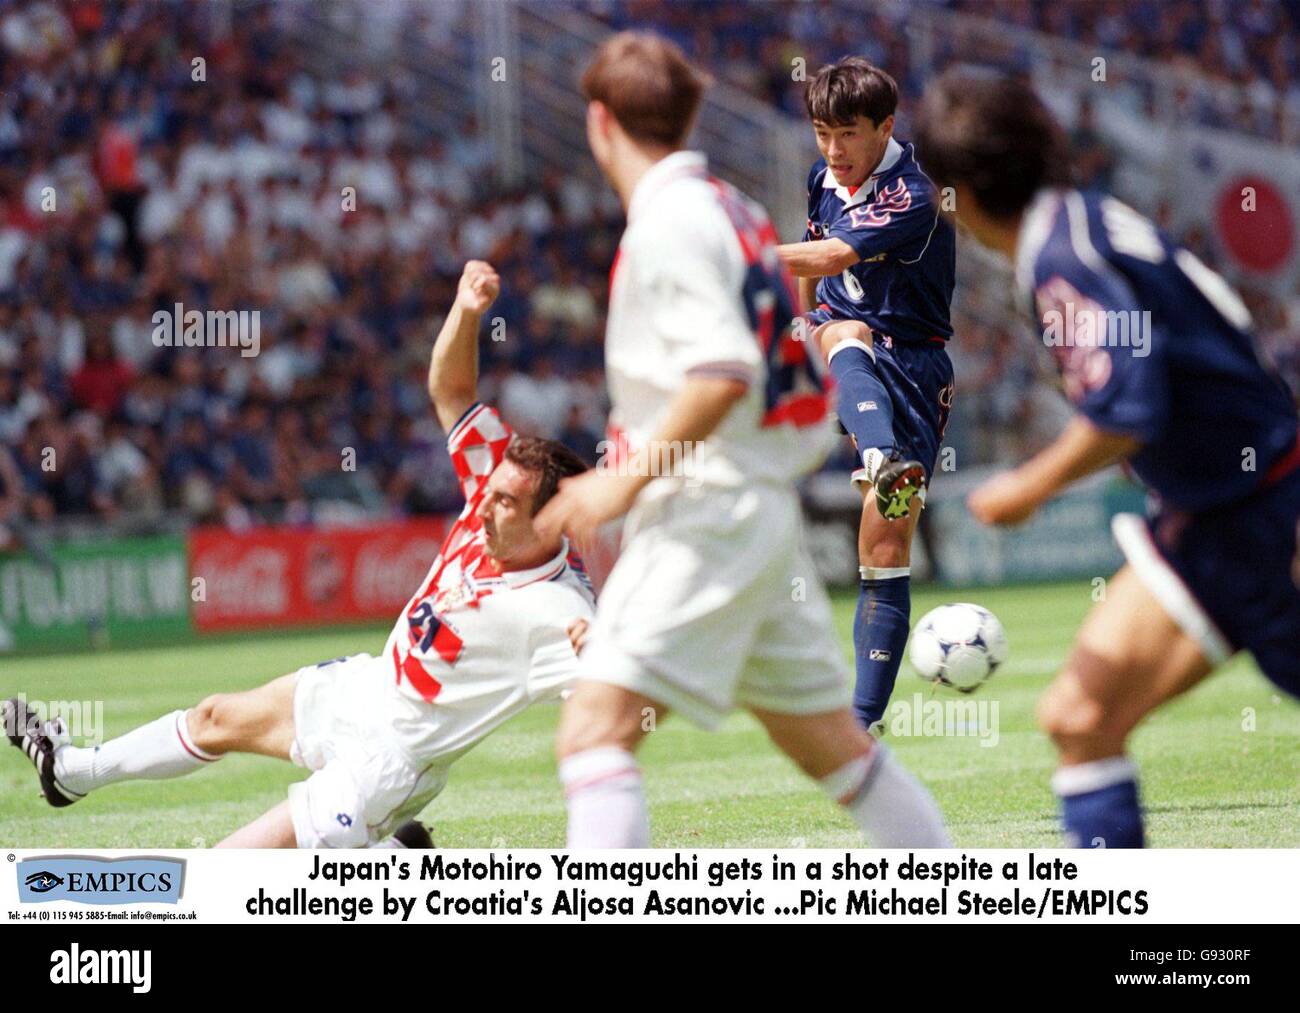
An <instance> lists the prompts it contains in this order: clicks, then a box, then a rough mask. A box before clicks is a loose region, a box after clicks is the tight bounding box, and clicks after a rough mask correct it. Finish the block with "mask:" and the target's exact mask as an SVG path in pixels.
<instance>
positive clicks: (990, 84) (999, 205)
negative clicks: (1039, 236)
mask: <svg viewBox="0 0 1300 1013" xmlns="http://www.w3.org/2000/svg"><path fill="white" fill-rule="evenodd" d="M914 138H915V141H916V153H917V157H918V159H919V161H920V163H921V165H923V166H924V167H925V171H926V173H927V174H928V175H929V177H930V178H931V179H932V180H933V181H934V183H935V185H936V186H938V187H946V186H951V187H955V188H956V189H957V191H958V197H957V199H958V202H960V201H961V199H962V195H963V194H965V195H969V196H970V197H972V198H974V200H975V201H976V203H977V204H979V206H980V207H981V208H982V209H983V210H984V211H985V212H986V213H987V214H989V215H992V216H993V217H994V218H1001V219H1011V218H1015V217H1017V216H1018V215H1019V214H1020V213H1021V212H1022V211H1024V209H1025V208H1026V207H1028V206H1029V202H1030V201H1032V200H1033V199H1034V194H1036V193H1037V192H1038V191H1039V190H1040V189H1042V188H1043V187H1048V186H1063V185H1065V184H1066V182H1067V181H1068V179H1069V170H1068V165H1067V161H1066V150H1067V149H1066V141H1065V135H1064V133H1062V131H1061V128H1060V126H1059V125H1057V122H1056V120H1055V119H1053V117H1052V114H1051V112H1049V111H1048V109H1047V107H1046V106H1045V105H1044V104H1043V101H1042V99H1040V98H1039V97H1038V96H1037V95H1036V94H1035V93H1034V90H1033V89H1032V88H1031V87H1030V86H1029V85H1028V84H1026V83H1024V82H1022V81H1018V80H1016V79H1014V78H1010V77H1004V76H1002V75H993V74H987V73H983V72H980V73H976V72H972V71H968V70H967V71H963V70H959V69H956V68H954V69H953V70H949V71H947V72H946V73H945V74H944V75H943V76H942V77H940V78H939V79H938V80H937V81H935V82H933V83H932V84H930V86H929V87H927V88H926V90H925V95H924V96H923V97H922V99H921V104H920V109H919V111H918V114H917V121H916V131H915V134H914Z"/></svg>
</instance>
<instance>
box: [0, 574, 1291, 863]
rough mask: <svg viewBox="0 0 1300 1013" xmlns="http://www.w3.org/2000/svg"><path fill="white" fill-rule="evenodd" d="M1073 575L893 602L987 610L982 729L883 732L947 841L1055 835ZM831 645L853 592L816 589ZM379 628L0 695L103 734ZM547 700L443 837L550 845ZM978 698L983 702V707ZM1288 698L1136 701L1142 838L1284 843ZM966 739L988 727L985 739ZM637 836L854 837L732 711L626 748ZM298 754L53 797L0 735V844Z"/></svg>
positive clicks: (159, 808) (178, 796)
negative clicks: (57, 712)
mask: <svg viewBox="0 0 1300 1013" xmlns="http://www.w3.org/2000/svg"><path fill="white" fill-rule="evenodd" d="M1091 591H1092V588H1091V584H1090V583H1088V582H1078V583H1070V584H1054V585H1046V586H1034V587H1019V588H1002V589H995V590H983V589H982V590H978V591H969V592H961V593H955V592H953V591H951V590H936V589H928V588H927V589H922V590H920V591H919V593H918V594H917V595H916V600H915V601H914V603H913V617H914V618H915V617H919V616H920V615H921V614H922V613H924V612H925V611H926V610H928V609H930V608H932V607H933V606H935V605H937V604H940V603H941V602H943V601H960V600H974V601H978V602H980V603H981V604H983V605H985V606H987V607H989V608H991V609H992V610H993V611H994V612H995V613H997V615H998V616H999V617H1000V618H1001V619H1002V621H1003V623H1004V624H1005V626H1006V628H1007V633H1008V636H1009V638H1010V643H1011V657H1010V660H1009V661H1008V663H1007V664H1006V665H1005V666H1003V668H1002V669H1001V670H999V671H998V673H997V674H996V675H995V676H994V678H993V680H992V681H991V682H989V683H988V684H987V685H986V686H984V687H983V688H982V689H981V690H980V691H979V692H978V693H977V694H975V696H974V697H973V698H960V699H973V700H974V701H976V702H979V703H986V704H988V705H992V704H994V703H996V705H997V709H998V713H997V717H998V724H997V732H998V734H997V741H996V744H995V745H983V744H981V739H980V738H979V737H978V736H977V735H975V734H973V732H974V729H970V728H967V727H964V726H958V727H957V728H954V729H953V731H966V732H967V734H964V735H954V734H945V735H940V736H935V735H929V736H927V735H916V736H906V735H896V734H891V735H889V736H888V739H887V741H889V743H890V745H891V746H892V747H893V748H894V749H895V750H896V751H897V753H898V755H899V756H901V757H902V759H903V760H904V762H905V763H906V764H907V765H908V766H909V767H910V768H911V769H912V770H913V771H915V772H916V773H917V774H918V775H920V777H921V778H922V779H923V780H924V781H925V782H926V784H927V785H929V787H930V788H931V790H933V792H934V794H935V796H936V797H937V798H938V801H939V804H940V805H941V806H942V807H943V810H944V812H945V814H946V815H947V818H948V821H949V825H950V827H951V829H952V833H953V836H954V838H955V840H956V842H957V844H958V845H959V846H962V847H1035V846H1036V847H1043V846H1050V845H1054V844H1057V843H1059V838H1058V835H1057V829H1056V822H1055V812H1054V802H1053V799H1052V796H1051V794H1050V792H1049V790H1048V778H1049V776H1050V774H1051V771H1052V767H1053V757H1052V750H1051V748H1050V744H1049V743H1048V742H1047V740H1046V739H1045V738H1044V737H1043V736H1042V735H1041V734H1040V733H1039V732H1038V731H1037V730H1036V728H1035V727H1034V723H1033V706H1034V701H1035V699H1036V698H1037V696H1038V694H1039V692H1040V691H1041V690H1042V688H1043V687H1044V686H1045V685H1046V684H1047V682H1048V680H1049V679H1050V678H1051V676H1052V674H1053V672H1054V671H1055V669H1056V667H1057V666H1058V665H1059V664H1060V662H1061V661H1062V660H1063V658H1064V657H1065V653H1066V650H1067V649H1068V647H1069V644H1070V641H1071V638H1072V636H1073V633H1074V630H1075V628H1076V627H1077V625H1078V623H1079V620H1080V619H1081V618H1082V616H1083V615H1084V613H1085V612H1086V611H1087V609H1088V607H1089V604H1090V602H1091ZM835 604H836V619H837V622H838V624H839V627H840V632H841V635H842V639H843V643H844V649H845V653H846V655H851V650H852V647H851V644H852V640H851V628H852V621H853V607H854V598H853V597H852V596H851V595H842V596H839V597H837V598H836V602H835ZM385 635H386V630H384V629H381V628H379V627H364V628H350V629H330V630H314V631H307V632H293V633H284V634H275V635H258V636H252V637H243V638H225V637H223V638H218V639H211V640H208V641H206V642H201V643H197V644H188V645H185V646H181V647H171V648H151V649H141V650H118V651H111V652H108V653H101V654H69V655H59V656H42V657H28V658H6V659H3V660H0V694H3V695H4V696H11V695H13V694H15V693H18V692H25V693H26V694H27V695H28V696H29V697H31V698H33V699H43V700H103V702H104V725H105V733H106V735H108V736H112V735H117V734H120V733H121V732H124V731H126V730H128V729H129V728H131V727H134V726H135V725H137V724H140V723H142V722H144V721H146V720H148V719H150V718H153V717H155V716H157V715H159V714H162V713H165V712H167V711H170V710H174V709H176V708H178V707H185V706H189V705H190V704H192V703H195V702H196V701H197V700H199V699H200V698H201V697H203V696H204V695H206V694H208V693H210V692H215V691H219V690H238V689H245V688H249V687H253V686H256V685H259V684H261V683H263V682H265V681H267V680H268V679H271V678H273V677H274V676H277V675H280V674H282V673H284V672H289V671H293V670H294V669H296V668H298V667H300V666H302V665H304V664H308V663H312V662H315V661H320V660H323V659H327V658H332V657H337V656H339V655H342V654H348V653H355V652H358V651H370V652H372V653H374V652H376V651H378V650H379V649H380V647H381V646H382V643H383V639H384V636H385ZM917 693H920V694H923V698H924V699H925V700H931V699H932V700H936V701H943V700H956V699H959V698H958V697H957V696H956V694H952V693H950V692H948V691H938V692H935V693H933V694H931V691H930V689H929V687H928V685H927V684H925V683H923V682H922V681H921V680H920V679H918V678H917V677H916V676H915V675H914V674H913V673H912V672H911V671H910V670H909V668H908V666H907V665H906V664H904V667H903V672H902V673H901V674H900V676H899V681H898V686H897V689H896V690H895V694H894V701H895V702H898V701H900V700H903V701H906V702H908V703H912V702H913V701H914V699H915V697H914V694H917ZM558 712H559V708H558V707H557V706H554V705H548V706H538V707H534V708H533V709H531V710H530V711H528V712H526V713H525V714H523V715H522V716H520V717H518V718H516V719H515V720H514V721H513V722H511V723H510V724H508V725H506V726H505V727H504V728H502V729H501V730H500V731H498V732H497V733H496V734H495V735H493V736H491V737H490V738H489V739H488V740H487V741H485V742H484V743H482V744H481V745H480V746H479V747H478V748H477V749H476V750H474V751H473V752H472V753H470V754H469V755H468V756H466V757H465V758H464V759H463V760H461V761H460V763H458V764H457V766H456V767H455V768H454V769H453V772H452V777H451V782H450V784H449V785H448V787H447V789H446V790H445V791H444V793H443V795H442V796H441V797H440V798H438V799H437V800H435V801H434V802H433V803H432V805H430V806H429V808H428V809H427V810H426V811H425V814H424V818H425V820H426V821H427V822H429V823H430V824H431V825H432V827H433V831H434V839H435V840H436V841H437V843H438V844H440V845H442V846H446V847H513V848H523V847H557V846H561V845H562V844H563V842H564V810H563V804H562V800H561V796H560V791H559V787H558V784H557V782H556V779H555V770H554V761H553V759H552V753H551V743H552V735H553V732H554V728H555V723H556V718H557V716H558ZM986 713H991V712H986ZM1298 737H1300V707H1297V706H1296V704H1295V702H1294V701H1292V700H1290V699H1288V698H1285V697H1283V696H1282V694H1281V693H1280V692H1279V691H1278V690H1276V689H1275V688H1274V687H1273V686H1272V685H1271V684H1270V683H1268V682H1267V681H1266V680H1264V679H1263V678H1262V677H1261V676H1260V675H1259V673H1258V672H1257V671H1256V670H1255V668H1254V666H1253V665H1252V664H1251V663H1250V661H1249V660H1247V659H1238V660H1237V661H1235V662H1234V663H1233V664H1232V665H1231V666H1229V667H1228V668H1227V669H1225V670H1223V671H1221V672H1219V673H1218V674H1216V675H1214V676H1212V677H1211V678H1210V679H1209V680H1208V681H1207V682H1206V683H1204V684H1203V685H1201V686H1200V687H1199V688H1197V689H1196V690H1195V691H1193V692H1192V693H1191V694H1189V695H1188V696H1186V697H1184V698H1183V699H1181V700H1179V701H1176V702H1175V703H1174V704H1173V705H1171V706H1169V707H1167V708H1165V709H1164V710H1163V711H1161V712H1159V713H1158V714H1156V715H1155V716H1154V717H1152V718H1151V719H1149V720H1148V721H1147V723H1146V724H1144V725H1143V726H1142V727H1141V728H1140V729H1139V730H1138V732H1137V734H1136V736H1135V738H1134V741H1133V743H1132V752H1133V755H1134V756H1135V758H1136V759H1137V761H1138V763H1139V765H1140V766H1141V770H1142V775H1143V781H1142V790H1143V797H1144V800H1145V803H1146V807H1147V815H1148V833H1149V838H1150V842H1151V843H1152V845H1154V846H1158V847H1296V846H1297V845H1300V752H1298V751H1297V749H1296V742H1297V738H1298ZM986 741H992V740H991V739H987V740H986ZM642 760H643V762H644V767H645V771H646V783H647V791H648V793H649V798H650V804H651V814H652V823H653V829H654V842H655V844H656V845H659V846H663V847H685V848H693V847H699V848H704V847H797V846H807V847H841V846H855V845H857V844H858V843H859V840H858V836H857V834H856V832H855V830H854V828H853V826H852V825H851V823H850V822H849V821H848V820H847V819H846V818H845V817H844V816H843V815H842V814H841V813H840V812H839V811H838V810H837V808H836V807H835V806H834V805H832V804H831V803H830V802H828V801H827V800H826V799H825V798H823V797H822V795H821V794H820V793H819V792H818V791H817V790H816V788H815V787H814V786H813V785H812V784H811V783H809V782H808V781H806V780H805V779H804V778H803V777H802V776H801V775H800V774H799V772H798V771H797V770H796V769H795V768H794V767H793V765H792V764H791V763H790V762H789V761H788V760H786V759H785V758H784V757H782V756H780V755H779V754H778V753H777V752H776V751H775V750H774V749H773V748H772V747H771V746H770V744H769V743H768V742H767V740H766V737H765V736H764V734H763V732H762V730H761V729H760V728H759V727H758V725H757V724H756V723H755V722H754V721H753V720H752V719H751V718H750V717H748V716H747V715H744V714H737V715H734V716H733V717H732V718H730V719H729V720H728V721H727V723H726V724H725V725H724V727H723V728H722V730H721V731H719V732H717V733H713V734H706V733H704V732H701V731H698V730H696V729H695V728H693V727H692V726H690V725H688V724H687V723H686V722H684V721H681V720H678V719H673V718H669V719H668V720H665V721H664V722H663V724H662V725H661V726H660V727H659V728H658V730H656V731H655V732H654V733H653V734H651V735H650V736H649V737H648V740H647V742H646V744H645V747H644V749H643V752H642ZM303 774H304V772H303V771H301V770H299V769H297V768H294V767H291V766H290V765H289V764H286V763H279V762H276V761H274V760H267V759H261V758H258V757H246V756H234V757H228V758H226V759H224V760H222V761H221V762H220V763H219V764H217V765H214V766H213V767H212V768H211V769H207V770H203V771H200V772H199V773H197V774H195V775H193V776H190V777H185V778H179V779H177V780H172V781H161V782H150V783H144V782H141V783H132V784H123V785H117V786H113V787H111V788H108V789H105V790H104V791H102V792H100V793H98V794H95V795H93V796H91V797H90V798H88V799H86V800H84V801H82V802H78V803H77V804H76V805H75V806H73V807H71V808H69V809H63V810H54V809H51V808H49V807H48V806H46V804H45V803H44V801H42V800H41V799H40V797H39V795H38V792H37V787H36V779H35V775H34V773H33V771H32V769H31V765H30V764H29V763H28V762H27V760H26V759H25V758H24V757H22V756H21V755H19V753H18V752H17V750H14V749H12V748H10V747H9V746H8V745H7V744H5V745H4V748H3V749H2V750H0V844H2V845H4V846H6V847H39V848H73V847H96V848H111V847H154V848H163V847H205V846H209V845H211V844H213V843H215V842H216V841H217V840H219V839H220V838H221V837H222V836H224V835H225V834H226V833H228V832H229V831H231V830H232V829H234V828H235V827H237V826H239V825H241V824H243V823H244V822H246V821H248V820H250V819H252V818H253V817H254V816H256V815H258V814H259V813H261V812H263V811H264V810H266V809H268V808H270V807H271V806H273V805H275V804H276V803H278V802H279V801H281V800H282V799H283V798H284V797H285V786H286V785H287V784H289V783H290V782H291V781H293V780H296V779H298V778H301V777H302V776H303Z"/></svg>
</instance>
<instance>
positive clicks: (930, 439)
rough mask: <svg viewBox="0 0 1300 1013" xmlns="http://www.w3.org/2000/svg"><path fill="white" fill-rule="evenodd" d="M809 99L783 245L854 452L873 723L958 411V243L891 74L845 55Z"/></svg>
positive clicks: (860, 679)
mask: <svg viewBox="0 0 1300 1013" xmlns="http://www.w3.org/2000/svg"><path fill="white" fill-rule="evenodd" d="M806 104H807V107H808V116H809V118H810V119H811V121H812V125H813V130H814V132H815V133H816V136H817V147H818V149H819V150H820V152H821V155H822V157H821V158H820V159H818V160H817V162H816V164H815V165H813V167H812V171H811V172H810V173H809V176H808V230H807V232H806V234H805V236H804V241H803V242H801V243H791V244H787V245H784V246H782V247H780V253H781V257H782V259H783V260H784V261H785V263H786V266H787V267H789V269H790V272H791V274H793V275H795V276H796V277H797V278H798V279H799V287H800V295H801V298H802V302H803V304H804V307H805V309H808V308H809V307H812V308H811V310H810V311H809V312H808V313H807V314H806V315H805V320H806V322H807V325H808V326H809V327H811V328H813V330H812V333H811V338H812V340H814V341H815V342H816V343H817V345H818V347H819V348H820V349H821V352H822V355H823V357H824V358H825V359H826V360H827V362H828V364H829V367H830V371H831V373H832V375H833V376H834V377H835V381H836V385H837V387H836V390H837V394H836V409H837V412H838V414H839V418H840V422H841V424H842V425H843V426H844V428H845V430H846V431H847V432H848V434H849V435H850V437H851V438H852V440H853V445H854V448H855V450H856V452H857V454H858V456H859V458H860V460H859V463H860V465H861V467H860V468H858V469H857V470H855V471H854V473H853V477H852V481H853V483H854V484H855V485H856V486H857V487H858V488H859V489H861V490H862V492H863V496H864V502H863V509H862V520H861V524H860V527H859V531H858V563H859V568H860V575H861V591H860V594H859V598H858V608H857V613H856V615H855V617H854V622H853V643H854V655H855V657H856V667H857V678H856V683H855V687H854V693H853V709H854V713H855V714H856V716H857V718H858V720H859V721H860V722H861V723H862V724H863V725H865V726H867V727H871V726H873V725H876V724H877V723H878V722H880V721H881V719H882V718H883V716H884V713H885V706H886V705H887V704H888V703H889V696H890V693H892V692H893V689H894V680H895V679H896V678H897V676H898V667H899V664H900V663H901V662H902V658H903V649H904V647H905V646H906V645H907V634H908V627H909V624H910V618H911V545H912V537H913V535H914V534H915V531H916V524H917V520H918V518H919V517H920V514H921V504H923V503H924V501H925V490H926V485H927V482H928V481H929V479H930V476H931V475H933V473H934V468H935V463H936V461H937V459H938V455H939V444H940V442H941V441H942V439H943V432H944V428H945V427H946V426H947V423H948V414H949V411H950V410H951V408H952V396H953V372H952V363H951V361H949V359H948V352H947V350H946V345H947V342H948V339H949V338H950V337H952V325H951V323H950V322H949V313H948V310H949V303H950V302H951V300H952V290H953V284H954V280H955V273H956V263H955V257H956V253H955V248H956V243H955V236H954V232H953V227H952V225H951V224H949V223H948V222H947V221H945V220H943V219H942V218H941V217H940V216H939V213H938V207H937V206H936V203H935V199H934V194H933V188H932V187H931V185H930V183H929V180H928V179H927V178H926V176H925V173H924V172H923V171H922V170H921V167H920V166H919V165H918V164H917V161H916V155H915V152H914V151H913V146H912V145H911V144H907V143H905V142H902V141H899V140H898V139H896V138H895V137H894V136H893V131H894V110H895V108H896V107H897V105H898V86H897V85H896V84H895V82H894V80H893V78H891V77H890V76H889V75H888V74H886V73H885V72H884V71H882V70H880V69H879V68H877V67H874V66H872V65H871V64H870V63H868V62H867V61H866V60H864V59H862V58H861V57H854V56H851V57H846V58H844V59H842V60H840V61H839V62H838V63H834V64H831V65H828V66H826V67H823V68H822V69H821V70H820V71H818V73H817V74H816V76H815V77H814V78H813V80H812V81H811V82H810V83H809V85H808V91H807V94H806ZM873 493H874V495H873Z"/></svg>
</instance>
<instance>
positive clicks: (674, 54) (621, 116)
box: [581, 32, 711, 148]
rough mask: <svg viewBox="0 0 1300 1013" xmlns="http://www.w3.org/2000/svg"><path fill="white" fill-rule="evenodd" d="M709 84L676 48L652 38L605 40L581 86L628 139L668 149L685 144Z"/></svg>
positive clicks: (643, 35)
mask: <svg viewBox="0 0 1300 1013" xmlns="http://www.w3.org/2000/svg"><path fill="white" fill-rule="evenodd" d="M710 83H711V79H710V78H709V75H707V74H705V73H704V72H703V71H701V70H698V69H696V68H695V67H694V66H692V65H691V62H690V61H689V60H688V59H686V55H685V54H684V53H683V52H682V51H681V50H680V49H679V48H678V47H677V46H676V44H674V43H672V42H670V41H669V40H668V39H665V38H663V37H662V36H659V35H655V34H654V33H653V32H619V33H618V34H617V35H614V36H612V37H611V38H609V39H606V40H605V41H604V42H603V43H601V45H600V48H599V49H597V50H596V55H595V56H593V57H592V59H591V62H590V63H589V64H587V69H586V70H585V71H583V73H582V82H581V84H582V93H583V95H585V96H586V97H587V100H588V101H591V102H600V103H602V104H603V105H605V106H607V107H608V108H609V111H610V112H611V113H613V114H614V119H616V120H618V124H619V126H621V127H622V128H623V129H624V130H626V131H627V133H628V136H630V137H632V138H633V139H634V140H639V141H653V142H655V143H658V144H666V145H668V146H670V147H673V148H679V147H681V146H682V145H683V144H685V143H686V135H687V134H689V133H690V132H691V125H692V124H693V123H694V122H695V114H696V112H697V111H698V110H699V107H700V99H701V98H702V97H703V95H704V89H705V88H707V87H708V86H709V84H710Z"/></svg>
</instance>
